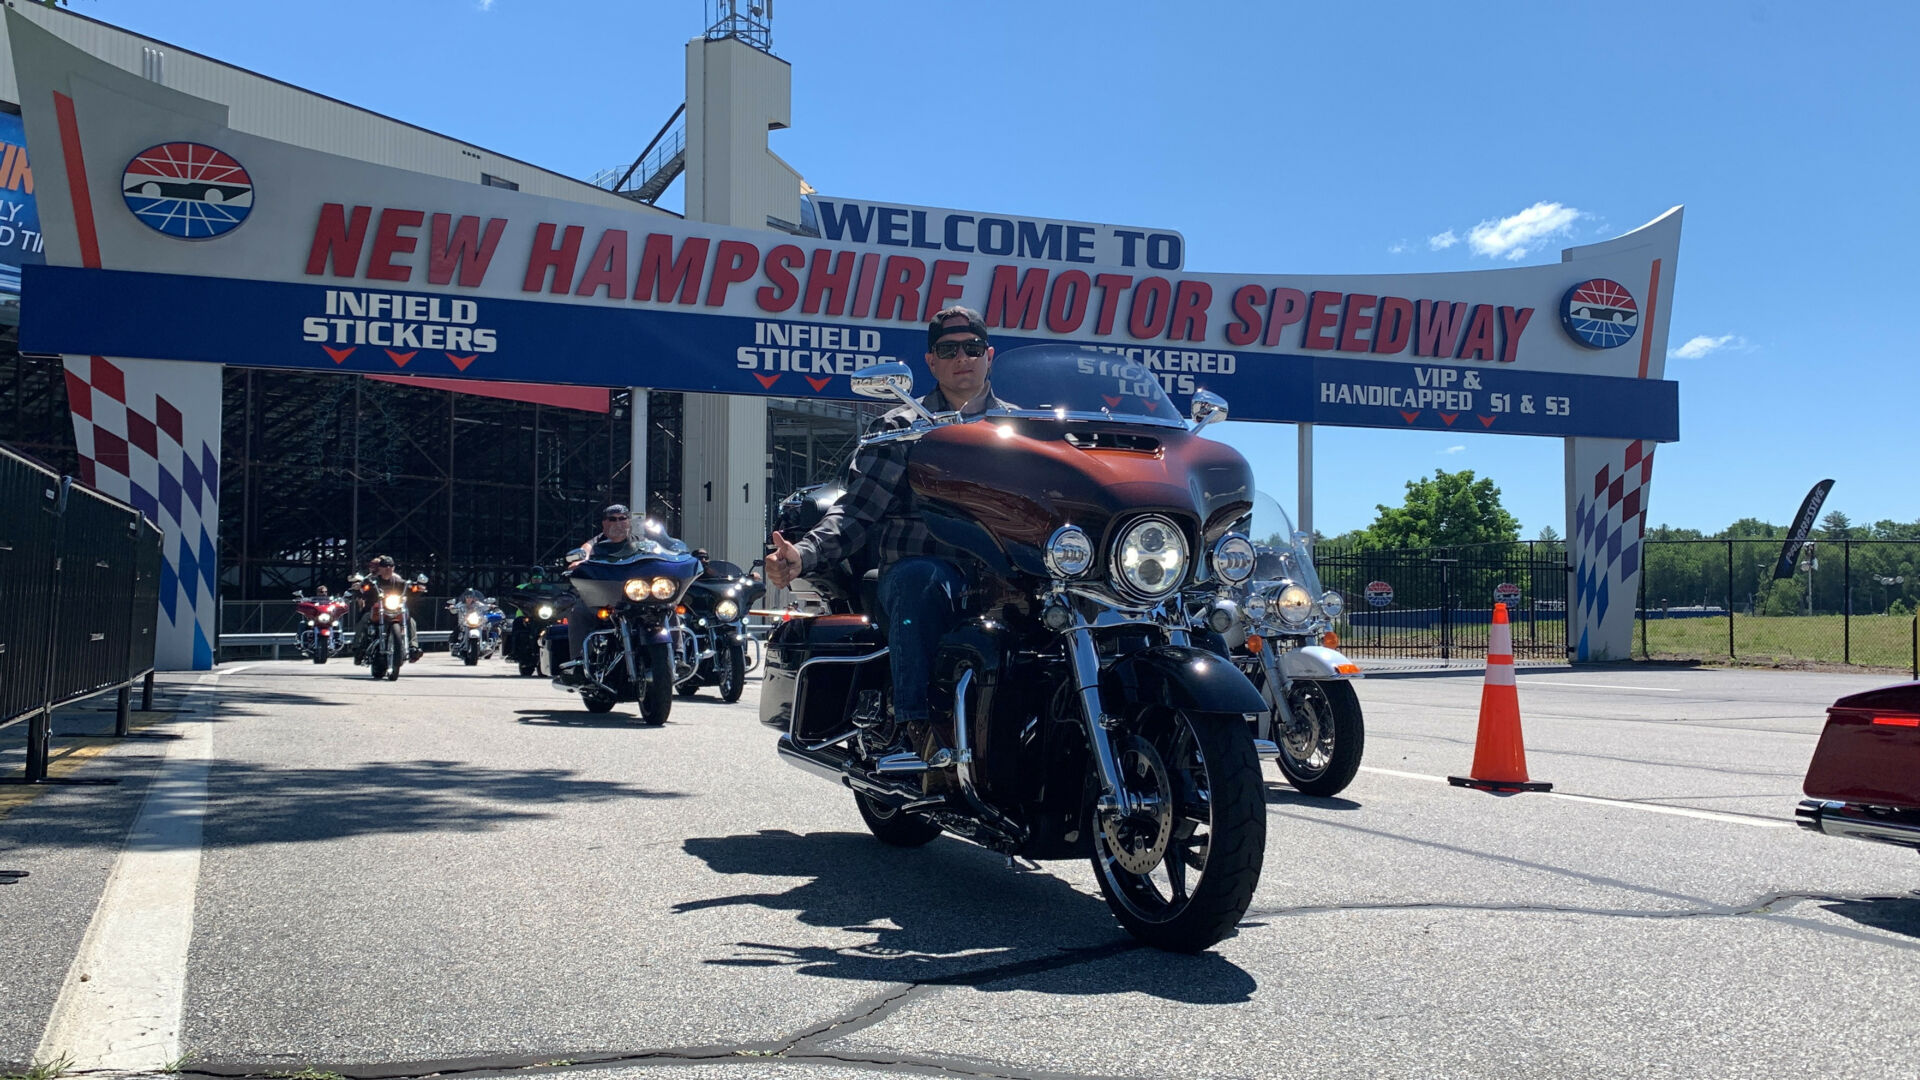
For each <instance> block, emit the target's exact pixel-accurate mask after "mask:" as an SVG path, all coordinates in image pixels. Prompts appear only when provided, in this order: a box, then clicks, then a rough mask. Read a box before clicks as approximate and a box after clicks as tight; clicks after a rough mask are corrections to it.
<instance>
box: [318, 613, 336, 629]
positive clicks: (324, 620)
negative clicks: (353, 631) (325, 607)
mask: <svg viewBox="0 0 1920 1080" xmlns="http://www.w3.org/2000/svg"><path fill="white" fill-rule="evenodd" d="M332 621H333V616H331V615H329V614H327V613H326V612H324V611H323V612H321V613H320V625H321V626H325V625H327V624H328V623H330V622H332Z"/></svg>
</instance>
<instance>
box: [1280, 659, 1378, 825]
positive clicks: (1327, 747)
mask: <svg viewBox="0 0 1920 1080" xmlns="http://www.w3.org/2000/svg"><path fill="white" fill-rule="evenodd" d="M1287 713H1288V715H1287V717H1286V721H1287V722H1286V723H1284V724H1283V725H1281V726H1280V727H1279V728H1278V730H1276V731H1275V732H1274V736H1275V737H1274V741H1275V742H1276V743H1278V744H1279V745H1280V772H1281V773H1282V774H1284V775H1285V776H1286V778H1287V782H1288V783H1290V784H1292V785H1293V786H1294V788H1295V789H1297V790H1298V791H1299V792H1300V794H1302V795H1314V796H1318V797H1320V798H1328V797H1331V796H1334V795H1338V794H1340V792H1342V791H1345V790H1346V787H1347V785H1348V784H1351V783H1353V776H1354V774H1355V773H1357V772H1359V771H1360V754H1361V752H1362V751H1363V750H1364V749H1365V748H1366V741H1367V731H1366V724H1365V722H1364V721H1363V720H1362V719H1361V716H1360V695H1358V694H1356V693H1354V692H1353V684H1352V683H1348V682H1338V681H1333V680H1328V681H1326V682H1311V681H1308V680H1305V679H1302V680H1300V681H1298V682H1296V683H1294V684H1293V687H1292V689H1290V690H1289V691H1288V692H1287Z"/></svg>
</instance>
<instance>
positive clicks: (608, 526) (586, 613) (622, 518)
mask: <svg viewBox="0 0 1920 1080" xmlns="http://www.w3.org/2000/svg"><path fill="white" fill-rule="evenodd" d="M641 527H642V528H643V529H644V530H647V531H649V532H652V533H660V532H661V529H660V526H659V525H658V524H657V523H655V522H653V521H643V522H642V526H641ZM662 535H664V534H662ZM641 540H642V538H641V537H640V536H637V535H635V533H634V531H633V515H632V513H631V512H630V511H629V510H628V509H627V507H626V504H625V503H612V504H610V505H608V506H607V507H606V508H605V509H604V510H601V511H600V532H599V535H597V536H595V537H594V538H593V539H591V540H588V541H587V542H586V543H584V544H581V545H580V547H579V548H577V549H576V552H577V553H578V554H580V558H579V559H573V558H572V556H571V555H569V562H568V564H567V568H568V569H572V568H573V567H575V566H578V565H579V564H580V563H581V562H584V561H585V560H587V559H599V560H601V561H603V562H616V561H619V560H621V559H626V558H630V557H632V556H634V555H637V554H639V553H640V552H641V551H643V550H644V545H643V544H642V542H641ZM591 616H592V605H590V604H588V603H586V602H585V601H584V600H581V599H580V598H579V597H575V598H574V600H573V606H572V608H571V609H570V610H569V611H568V613H567V663H566V664H564V665H562V666H561V670H560V671H559V672H557V673H556V675H555V678H554V680H553V681H554V682H555V683H558V684H560V685H561V687H562V688H563V689H564V688H566V687H570V686H578V685H580V683H581V682H582V681H583V679H582V676H581V674H580V649H581V646H583V645H584V644H585V643H586V640H587V635H588V634H590V633H592V632H593V626H594V620H593V618H592V617H591Z"/></svg>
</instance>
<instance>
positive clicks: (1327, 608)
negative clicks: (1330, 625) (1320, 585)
mask: <svg viewBox="0 0 1920 1080" xmlns="http://www.w3.org/2000/svg"><path fill="white" fill-rule="evenodd" d="M1320 610H1321V611H1324V612H1326V613H1327V618H1329V619H1337V618H1339V617H1340V613H1341V612H1343V611H1345V610H1347V601H1346V598H1344V597H1342V596H1341V595H1340V594H1339V593H1337V592H1334V591H1333V590H1332V589H1328V590H1327V591H1326V592H1323V593H1321V594H1320Z"/></svg>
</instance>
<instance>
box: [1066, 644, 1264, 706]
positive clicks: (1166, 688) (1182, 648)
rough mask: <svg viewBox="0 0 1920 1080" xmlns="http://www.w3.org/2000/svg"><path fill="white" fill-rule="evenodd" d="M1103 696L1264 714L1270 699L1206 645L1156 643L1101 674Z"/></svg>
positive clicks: (1112, 700) (1112, 702)
mask: <svg viewBox="0 0 1920 1080" xmlns="http://www.w3.org/2000/svg"><path fill="white" fill-rule="evenodd" d="M1100 697H1101V700H1102V701H1104V702H1105V703H1107V705H1108V707H1109V708H1114V707H1115V706H1118V705H1120V704H1121V703H1123V702H1131V703H1137V704H1148V705H1160V706H1164V707H1166V708H1169V709H1187V710H1192V711H1196V712H1224V713H1242V714H1245V713H1264V712H1266V711H1267V702H1266V699H1265V698H1263V697H1261V696H1260V691H1258V690H1256V689H1254V686H1253V683H1251V682H1249V681H1248V680H1247V677H1246V675H1244V674H1242V673H1241V671H1240V669H1239V668H1237V667H1234V666H1233V664H1232V663H1231V662H1229V661H1227V660H1226V659H1225V658H1223V657H1221V656H1220V655H1219V654H1218V653H1214V652H1210V651H1208V650H1206V649H1196V648H1193V647H1191V646H1186V645H1155V646H1153V647H1151V648H1147V649H1142V650H1140V651H1139V652H1135V653H1129V654H1128V655H1126V656H1123V657H1121V658H1120V659H1118V660H1116V661H1114V662H1113V663H1112V664H1111V665H1110V666H1109V667H1108V668H1107V669H1106V670H1105V671H1102V672H1101V673H1100Z"/></svg>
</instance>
